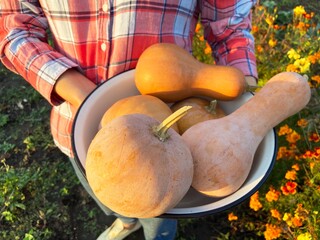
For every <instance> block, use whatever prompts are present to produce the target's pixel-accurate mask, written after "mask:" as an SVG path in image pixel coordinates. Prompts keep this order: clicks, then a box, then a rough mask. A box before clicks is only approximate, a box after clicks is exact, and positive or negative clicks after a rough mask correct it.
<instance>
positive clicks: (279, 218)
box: [270, 209, 281, 221]
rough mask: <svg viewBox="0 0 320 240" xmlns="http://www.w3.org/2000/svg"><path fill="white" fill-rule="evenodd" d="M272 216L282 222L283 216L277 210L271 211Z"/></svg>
mask: <svg viewBox="0 0 320 240" xmlns="http://www.w3.org/2000/svg"><path fill="white" fill-rule="evenodd" d="M270 212H271V216H272V217H274V218H276V219H278V220H279V221H280V220H281V214H280V212H279V211H278V210H277V209H271V210H270Z"/></svg>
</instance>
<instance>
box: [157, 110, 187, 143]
mask: <svg viewBox="0 0 320 240" xmlns="http://www.w3.org/2000/svg"><path fill="white" fill-rule="evenodd" d="M191 108H192V107H191V106H184V107H182V108H180V109H178V110H177V111H175V112H174V113H172V114H171V115H170V116H169V117H167V118H166V119H165V120H163V122H162V123H160V124H159V125H158V126H155V127H154V128H153V133H154V135H156V136H157V137H158V138H159V140H160V141H162V142H164V141H165V140H166V139H167V138H169V134H168V133H167V132H168V129H169V128H170V127H171V126H172V125H173V124H174V123H176V122H177V121H178V120H179V119H180V118H182V117H183V116H184V115H186V114H187V112H188V110H189V109H191Z"/></svg>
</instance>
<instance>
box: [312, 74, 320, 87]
mask: <svg viewBox="0 0 320 240" xmlns="http://www.w3.org/2000/svg"><path fill="white" fill-rule="evenodd" d="M311 80H312V81H313V82H315V84H316V85H319V84H320V76H319V75H315V76H312V77H311Z"/></svg>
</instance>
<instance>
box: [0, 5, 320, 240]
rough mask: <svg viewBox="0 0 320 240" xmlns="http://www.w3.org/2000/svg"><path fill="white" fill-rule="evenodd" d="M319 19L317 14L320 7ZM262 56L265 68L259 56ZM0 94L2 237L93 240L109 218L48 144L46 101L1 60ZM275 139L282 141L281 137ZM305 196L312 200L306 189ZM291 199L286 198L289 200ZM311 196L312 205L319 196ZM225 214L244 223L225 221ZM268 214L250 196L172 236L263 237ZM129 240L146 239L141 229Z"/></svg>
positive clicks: (275, 176)
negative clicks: (252, 201) (233, 216)
mask: <svg viewBox="0 0 320 240" xmlns="http://www.w3.org/2000/svg"><path fill="white" fill-rule="evenodd" d="M262 2H264V3H265V2H266V1H262ZM277 4H278V7H279V8H280V9H283V10H290V9H293V7H294V6H296V5H300V4H302V5H304V6H306V9H308V10H312V11H319V8H318V4H319V3H318V1H317V0H313V1H308V2H307V1H295V0H294V1H288V0H286V1H282V2H281V3H277ZM279 4H281V5H279ZM316 16H317V17H319V16H320V14H319V12H316ZM271 50H272V49H271ZM273 54H274V55H275V56H276V53H273ZM281 54H282V55H283V53H281ZM270 56H271V54H270ZM278 58H279V57H278ZM283 58H284V57H283ZM204 60H208V59H207V58H205V59H204ZM208 61H210V60H208ZM259 61H261V65H263V66H265V65H267V64H266V61H265V60H264V59H262V58H259ZM270 62H272V61H270ZM274 62H277V61H274ZM280 62H281V61H280ZM273 67H275V66H273ZM269 69H270V67H269ZM261 71H268V68H267V69H266V70H264V69H262V70H261ZM0 98H1V101H0V128H1V131H0V214H1V215H0V239H9V240H11V239H17V240H18V239H23V240H32V239H41V240H47V239H49V240H51V239H61V240H76V239H77V240H82V239H83V240H84V239H86V240H87V239H95V238H96V237H97V235H98V234H99V233H100V232H101V231H102V230H103V229H104V228H105V227H106V226H107V225H108V224H110V223H111V222H112V221H113V218H106V217H105V216H104V215H103V213H102V212H101V210H100V209H99V208H97V207H96V205H95V203H94V202H93V200H92V199H91V198H90V197H89V196H88V194H87V193H86V192H85V191H84V190H83V189H82V187H81V186H80V183H79V182H78V180H77V178H76V177H75V175H74V174H73V169H72V167H71V164H70V163H69V160H68V158H67V157H66V156H65V155H63V154H62V153H61V152H60V151H59V150H58V149H57V148H56V146H55V145H54V144H53V141H52V138H51V135H50V134H49V132H50V128H49V113H50V106H49V104H48V103H47V102H46V101H45V100H44V99H43V98H42V97H41V96H40V95H39V94H38V93H37V92H36V91H34V90H33V89H32V88H31V87H30V86H29V85H28V84H27V83H26V82H25V81H24V80H23V79H21V78H20V77H19V76H17V75H15V74H13V73H10V72H9V71H7V70H6V69H5V68H4V67H3V66H2V65H0ZM315 105H318V106H319V103H318V104H317V103H316V104H315ZM314 109H316V110H315V112H316V113H317V112H319V109H318V110H317V108H314ZM295 122H296V119H290V120H289V122H288V124H289V125H290V126H291V125H295ZM280 144H281V145H286V140H285V138H284V137H281V139H280ZM288 162H290V163H291V162H292V163H293V162H294V161H293V160H289V159H288V161H287V162H284V161H279V162H277V164H278V165H277V169H278V171H274V172H273V173H272V176H271V177H270V179H269V180H268V183H267V184H266V185H265V186H263V188H262V189H264V188H267V187H268V186H269V184H271V183H272V184H273V185H274V186H275V187H280V186H281V184H282V182H280V181H279V179H281V178H282V177H281V176H282V175H283V174H284V173H285V171H286V170H285V169H286V166H287V164H288ZM281 169H282V171H280V170H281ZM313 181H315V182H317V181H319V179H317V178H314V179H313ZM264 191H265V192H266V191H267V189H264ZM306 194H307V193H306ZM306 196H307V197H309V199H310V198H312V197H314V195H312V193H310V192H309V193H308V195H306ZM294 197H295V198H296V196H294ZM294 200H295V199H294V198H293V199H291V200H290V201H291V203H293V202H294ZM286 201H288V200H286ZM313 201H314V203H315V205H317V204H316V203H318V200H317V198H315V199H313ZM264 204H266V203H264ZM279 204H280V203H279ZM284 204H287V205H289V203H288V202H285V203H284ZM318 205H319V204H318ZM230 212H232V213H234V214H236V215H237V216H238V217H239V218H242V219H244V220H242V221H229V220H228V214H229V213H230ZM267 217H268V215H267V213H266V212H263V211H253V210H252V209H251V208H250V200H249V199H248V200H246V201H245V202H243V203H242V204H240V205H239V206H237V207H234V208H232V209H230V211H227V212H222V213H219V214H215V215H211V216H207V217H202V218H190V219H183V220H180V221H179V231H178V234H177V239H178V240H192V239H200V240H201V239H204V240H207V239H208V240H209V239H210V240H213V239H219V240H222V239H264V237H263V234H261V233H262V232H263V231H264V227H265V226H264V225H263V224H261V223H263V222H264V221H265V219H266V218H267ZM257 233H260V234H257ZM128 239H129V240H133V239H143V237H142V231H141V230H140V231H138V232H137V233H135V234H133V235H132V236H130V237H129V238H128ZM289 239H290V238H289ZM292 239H293V238H292Z"/></svg>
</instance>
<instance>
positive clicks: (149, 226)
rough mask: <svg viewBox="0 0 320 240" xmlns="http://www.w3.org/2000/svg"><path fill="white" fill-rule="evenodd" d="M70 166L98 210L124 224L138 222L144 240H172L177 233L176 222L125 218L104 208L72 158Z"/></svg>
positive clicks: (173, 220) (160, 219) (161, 219)
mask: <svg viewBox="0 0 320 240" xmlns="http://www.w3.org/2000/svg"><path fill="white" fill-rule="evenodd" d="M70 161H71V164H72V166H73V168H74V170H75V173H76V175H77V177H78V179H79V181H80V182H81V184H82V186H83V187H84V188H85V190H86V191H87V192H88V193H89V195H90V196H91V197H92V198H93V199H94V200H95V202H96V203H97V204H98V206H99V207H100V209H101V210H102V211H103V212H104V213H105V214H106V215H108V216H110V215H113V216H116V217H118V218H120V219H121V221H122V222H124V223H128V224H130V223H135V222H136V221H140V223H141V225H142V227H143V233H144V236H145V239H146V240H173V239H174V238H175V234H176V231H177V220H175V219H165V218H140V219H136V218H127V217H123V216H121V215H119V214H117V213H114V212H113V211H112V210H111V209H109V208H107V207H106V206H104V205H103V204H102V203H101V202H100V201H99V200H98V199H97V198H96V196H95V194H94V193H93V191H92V189H91V188H90V186H89V184H88V181H87V179H86V177H85V176H84V175H83V173H82V172H81V171H80V169H79V167H78V165H77V163H76V162H75V160H74V159H73V158H70Z"/></svg>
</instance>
